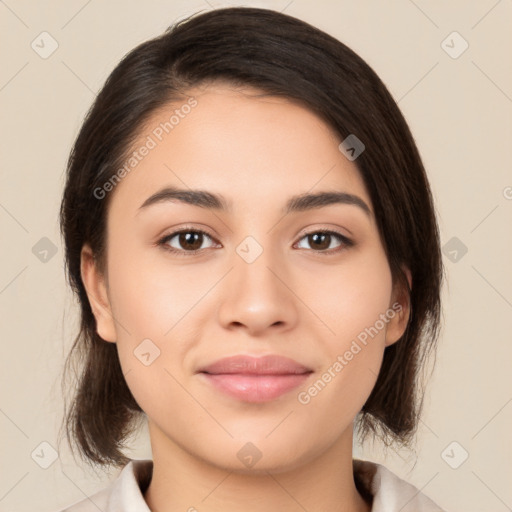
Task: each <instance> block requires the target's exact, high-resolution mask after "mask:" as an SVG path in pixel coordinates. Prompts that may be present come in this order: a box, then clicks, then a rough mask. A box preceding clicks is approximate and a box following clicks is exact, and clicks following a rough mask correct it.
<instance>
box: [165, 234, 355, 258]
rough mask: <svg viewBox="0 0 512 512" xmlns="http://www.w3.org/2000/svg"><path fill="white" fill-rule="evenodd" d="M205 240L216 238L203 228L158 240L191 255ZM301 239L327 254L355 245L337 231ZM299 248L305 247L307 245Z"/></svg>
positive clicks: (201, 246) (171, 249) (315, 250)
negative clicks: (335, 243)
mask: <svg viewBox="0 0 512 512" xmlns="http://www.w3.org/2000/svg"><path fill="white" fill-rule="evenodd" d="M205 240H210V241H213V240H214V238H213V237H212V236H211V235H209V234H208V233H206V232H205V231H202V230H197V229H191V228H183V229H180V230H179V231H174V232H172V233H170V234H168V235H166V236H164V237H163V238H162V239H161V240H159V241H158V245H160V246H162V247H163V248H164V249H165V250H166V251H169V252H172V253H174V254H177V255H179V256H189V255H193V254H196V253H198V252H200V251H201V250H202V249H205V247H203V243H204V241H205ZM300 240H301V241H302V240H306V241H307V243H308V244H309V245H310V248H312V249H313V252H318V253H325V254H332V253H337V252H339V251H342V250H344V249H345V248H347V247H351V246H353V245H354V242H353V241H352V240H350V239H349V238H347V237H346V236H344V235H342V234H341V233H338V232H337V231H326V230H321V231H312V232H311V233H307V234H306V235H305V236H303V237H302V238H301V239H300ZM333 241H337V242H338V244H337V245H335V246H334V247H332V242H333ZM299 245H300V242H299ZM214 246H215V244H213V245H210V246H209V247H206V248H212V247H214ZM299 248H301V249H303V248H307V247H299Z"/></svg>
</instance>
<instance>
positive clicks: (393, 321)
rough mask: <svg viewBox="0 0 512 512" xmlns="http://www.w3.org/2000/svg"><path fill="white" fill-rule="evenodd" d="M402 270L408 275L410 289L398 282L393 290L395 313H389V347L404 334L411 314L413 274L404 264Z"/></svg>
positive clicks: (387, 332) (392, 307)
mask: <svg viewBox="0 0 512 512" xmlns="http://www.w3.org/2000/svg"><path fill="white" fill-rule="evenodd" d="M402 270H403V271H404V273H405V275H406V277H407V282H408V283H409V289H406V288H405V286H404V285H401V286H400V285H399V283H397V286H396V288H397V289H396V290H393V300H392V301H391V305H390V309H391V311H394V314H393V313H391V312H390V314H389V315H388V317H390V320H389V323H388V325H387V328H386V346H387V347H388V346H389V345H393V343H396V342H397V341H398V340H399V339H400V338H401V337H402V336H403V335H404V333H405V331H406V329H407V325H408V324H409V319H410V316H411V296H410V290H411V289H412V275H411V271H410V270H409V269H408V268H407V267H405V266H402Z"/></svg>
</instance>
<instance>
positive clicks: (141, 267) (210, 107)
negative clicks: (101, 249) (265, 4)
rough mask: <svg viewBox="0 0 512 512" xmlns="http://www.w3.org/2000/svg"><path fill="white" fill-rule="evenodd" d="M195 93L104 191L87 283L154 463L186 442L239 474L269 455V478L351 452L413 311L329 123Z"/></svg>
mask: <svg viewBox="0 0 512 512" xmlns="http://www.w3.org/2000/svg"><path fill="white" fill-rule="evenodd" d="M189 93H190V95H191V96H193V98H194V99H195V101H194V102H192V101H191V102H189V103H187V101H186V100H184V101H183V102H182V103H179V102H178V103H174V104H173V105H169V106H168V107H167V108H165V109H162V110H161V111H159V112H158V113H157V114H155V115H153V117H152V118H151V119H150V120H149V122H148V123H147V125H146V127H145V128H144V130H143V131H142V132H141V134H140V137H139V140H138V141H137V142H136V143H135V144H134V146H133V148H132V151H137V155H136V156H135V158H137V161H136V162H135V161H132V162H131V163H132V164H134V165H133V168H130V164H128V165H127V168H130V171H129V172H125V173H124V174H125V175H124V177H122V179H121V180H120V181H119V183H118V184H117V185H116V186H115V189H114V190H113V191H112V192H110V193H111V194H113V196H112V197H111V203H110V206H109V211H108V223H107V224H108V225H107V248H108V250H107V269H106V270H107V272H106V278H105V279H104V278H103V276H102V275H101V274H100V273H99V272H98V269H96V268H95V266H94V263H93V260H92V258H91V254H90V250H89V248H88V246H84V249H83V252H82V277H83V280H84V283H85V285H86V288H87V292H88V295H89V299H90V302H91V305H92V308H93V311H94V314H95V317H96V320H97V330H98V334H99V335H100V336H101V337H102V338H103V339H104V340H105V342H115V343H116V344H117V348H118V353H119V358H120V362H121V366H122V369H123V372H124V374H125V378H126V382H127V384H128V386H129V388H130V390H131V391H132V393H133V395H134V397H135V399H136V400H137V402H138V403H139V405H140V406H141V408H142V409H143V411H144V412H145V413H146V415H147V418H148V421H149V428H150V433H151V438H152V439H151V440H152V446H153V455H154V457H156V451H160V450H165V449H166V447H167V448H169V449H171V448H172V447H179V448H180V449H181V450H184V451H185V452H187V453H188V454H192V455H193V456H195V457H198V458H200V459H202V460H205V461H208V462H210V463H212V464H214V465H216V466H219V467H223V468H229V469H232V470H236V471H243V470H245V469H247V468H248V467H249V466H248V465H247V464H246V468H244V466H243V464H242V462H243V459H244V456H245V455H247V454H248V455H257V454H258V453H260V454H261V459H260V461H259V462H258V464H257V466H256V467H257V468H258V469H259V470H274V471H279V470H286V469H289V468H292V467H296V466H298V465H300V464H304V463H306V462H308V461H310V460H312V459H313V458H315V457H318V456H319V455H320V454H322V453H324V452H325V451H326V450H327V449H328V448H329V447H332V446H333V445H335V444H336V443H340V442H342V440H343V439H344V440H345V444H347V443H348V441H347V440H350V442H351V439H352V438H351V434H352V428H353V420H354V418H355V416H356V415H357V413H358V412H359V411H360V409H361V408H362V406H363V404H364V403H365V401H366V399H367V398H368V396H369V394H370V392H371V390H372V388H373V386H374V384H375V381H376V378H377V375H378V372H379V368H380V365H381V361H382V357H383V352H384V350H385V347H386V346H387V345H390V344H392V343H394V342H396V341H397V340H398V338H399V337H400V336H401V335H402V334H403V332H404V329H405V326H406V321H407V314H406V313H407V311H408V309H407V307H408V304H407V303H406V302H405V301H406V297H404V295H403V294H400V293H398V292H399V290H397V289H395V288H394V287H393V283H392V278H391V273H390V269H389V265H388V261H387V258H386V255H385V252H384V248H383V245H382V243H381V239H380V237H379V232H378V230H377V226H376V222H375V218H374V212H373V206H372V203H371V201H370V197H369V195H368V193H367V190H366V188H365V185H364V182H363V180H362V178H361V176H360V174H359V171H358V169H357V167H356V164H355V162H351V161H349V160H348V159H347V158H346V157H345V156H344V155H343V154H342V153H341V152H340V150H339V149H338V146H339V144H340V142H341V139H339V138H338V137H337V136H336V135H335V134H334V133H333V132H332V131H331V130H330V129H329V127H328V126H327V125H326V124H325V123H324V122H323V121H322V120H321V119H320V118H318V117H317V116H316V115H315V114H314V113H312V112H311V111H309V110H307V109H305V108H304V107H302V106H299V105H297V104H294V103H292V102H290V101H288V100H285V99H280V98H276V97H259V98H258V97H256V94H257V93H258V91H255V90H254V89H249V88H247V89H244V90H243V91H242V90H235V89H232V88H230V87H228V86H221V85H216V86H213V85H210V86H209V87H204V88H202V89H194V90H191V91H189ZM186 104H188V105H189V106H190V108H189V107H185V106H184V105H186ZM174 111H178V112H177V113H175V112H174ZM173 113H175V117H174V118H173V119H172V120H171V121H170V123H172V125H171V124H169V120H170V118H171V116H172V115H173ZM166 122H167V123H168V124H167V125H166V124H165V123H166ZM143 146H145V147H146V148H149V149H147V150H143V149H140V148H141V147H143ZM122 174H123V173H121V175H122ZM163 189H168V190H167V192H169V189H174V190H175V191H176V190H177V189H179V190H182V191H184V192H185V193H186V194H189V195H188V196H186V195H185V193H183V194H181V195H176V194H174V195H172V194H169V193H167V195H166V194H165V193H161V194H159V195H155V194H158V193H159V192H161V191H162V190H163ZM197 190H201V191H203V192H207V193H208V194H212V195H214V196H215V197H211V196H208V195H207V194H203V195H202V196H199V200H201V201H200V202H199V203H198V196H197V195H196V196H194V195H192V194H191V191H197ZM311 194H313V195H318V197H317V198H316V200H315V198H309V201H308V199H307V198H306V196H307V195H311ZM321 194H329V195H324V196H322V195H321ZM336 194H338V195H337V196H336ZM295 196H302V197H301V199H302V202H301V201H297V200H296V201H294V202H293V203H289V202H290V201H291V198H292V197H295ZM322 197H323V200H322ZM347 198H348V199H347ZM99 200H100V199H99ZM194 202H195V204H194ZM287 207H289V208H287ZM398 303H400V304H398ZM231 356H241V357H242V358H241V359H240V360H227V361H224V362H220V363H217V362H218V361H219V360H221V359H224V358H229V357H231ZM263 356H270V357H268V358H264V359H259V358H262V357H263ZM251 358H256V359H251ZM282 358H286V359H282ZM305 432H307V433H308V435H307V436H305V435H304V433H305ZM247 443H252V445H254V447H253V446H251V445H247ZM241 449H242V452H240V450H241ZM244 450H245V451H244ZM241 461H242V462H241Z"/></svg>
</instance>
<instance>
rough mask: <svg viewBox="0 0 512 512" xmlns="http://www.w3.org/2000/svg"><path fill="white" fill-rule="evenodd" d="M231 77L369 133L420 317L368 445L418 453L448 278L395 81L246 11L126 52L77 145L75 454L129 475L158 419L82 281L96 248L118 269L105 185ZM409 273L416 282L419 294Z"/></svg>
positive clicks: (388, 220) (401, 280)
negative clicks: (150, 415) (162, 123)
mask: <svg viewBox="0 0 512 512" xmlns="http://www.w3.org/2000/svg"><path fill="white" fill-rule="evenodd" d="M217 82H218V83H220V82H224V83H228V84H230V85H232V86H233V87H238V86H242V87H243V86H249V87H250V86H252V87H253V88H256V89H258V90H260V91H262V92H263V93H264V95H270V96H278V97H282V98H286V99H289V100H292V101H295V102H298V103H299V104H300V105H302V106H304V107H305V108H307V109H309V110H310V111H312V112H314V113H315V114H316V115H318V116H319V117H320V118H321V119H322V120H323V121H324V122H325V123H326V124H327V125H328V126H329V127H330V128H332V129H333V130H334V132H335V133H336V134H337V135H339V137H340V138H341V139H342V140H344V139H345V138H346V137H347V136H348V135H350V134H355V135H356V136H357V138H359V139H360V140H361V141H363V143H364V144H365V150H364V152H363V153H362V154H360V156H359V157H358V158H357V160H355V161H354V163H355V164H356V166H357V168H358V170H359V172H360V174H361V176H362V178H363V180H364V183H365V185H366V187H367V190H368V192H369V195H370V197H371V200H372V204H373V207H374V211H375V216H376V222H377V227H378V230H379V235H380V237H381V240H382V243H383V246H384V249H385V252H386V256H387V259H388V263H389V267H390V271H391V275H392V277H393V283H394V284H395V283H398V284H400V285H402V286H404V287H405V290H406V293H408V294H409V295H408V296H409V299H410V305H411V310H410V315H409V321H408V325H407V328H406V330H405V333H404V334H403V336H402V337H401V338H400V340H398V342H396V343H394V344H392V345H390V346H388V347H386V349H385V351H384V356H383V361H382V367H381V370H380V373H379V375H378V377H377V380H376V384H375V386H374V389H373V391H372V392H371V394H370V396H369V397H368V399H367V401H366V403H365V404H364V406H363V408H362V410H361V411H360V413H359V414H358V417H357V418H356V426H357V430H358V433H359V435H360V439H361V441H363V440H364V439H365V438H366V436H367V435H368V434H370V433H371V434H373V437H374V438H375V437H379V438H380V439H382V440H383V441H384V442H385V444H386V445H390V444H392V443H398V444H400V445H402V446H407V445H409V444H410V441H411V440H412V439H413V437H414V434H415V431H416V428H417V425H418V421H419V414H420V410H421V407H422V403H423V396H424V386H423V384H422V382H423V381H422V379H421V376H422V369H423V368H424V363H425V361H426V357H427V355H428V354H430V353H431V352H432V349H433V348H434V346H435V345H436V343H437V338H438V334H439V324H440V313H441V301H440V291H441V284H442V278H443V267H442V259H441V251H440V242H439V230H438V226H437V222H436V215H435V208H434V203H433V198H432V194H431V191H430V187H429V183H428V180H427V176H426V173H425V169H424V166H423V164H422V161H421V158H420V155H419V151H418V149H417V147H416V145H415V142H414V139H413V137H412V135H411V133H410V130H409V128H408V125H407V123H406V121H405V119H404V117H403V115H402V114H401V112H400V110H399V108H398V106H397V104H396V102H395V101H394V99H393V98H392V96H391V95H390V93H389V92H388V90H387V89H386V87H385V85H384V84H383V82H382V81H381V80H380V78H379V77H378V76H377V74H376V73H375V72H374V71H373V70H372V69H371V67H370V66H369V65H368V64H366V62H365V61H364V60H363V59H362V58H361V57H359V56H358V55H357V54H356V53H355V52H354V51H352V50H351V49H350V48H348V47H347V46H345V45H344V44H343V43H341V42H340V41H338V40H337V39H335V38H333V37H332V36H330V35H328V34H327V33H325V32H323V31H321V30H319V29H317V28H315V27H313V26H311V25H309V24H308V23H306V22H304V21H301V20H299V19H296V18H294V17H292V16H289V15H285V14H282V13H280V12H277V11H272V10H267V9H260V8H249V7H236V8H223V9H216V10H212V11H208V12H203V13H195V14H193V15H192V16H189V17H188V18H186V19H183V20H181V21H179V22H176V23H175V24H174V25H172V26H171V27H169V28H168V29H167V30H166V31H165V32H164V33H163V34H162V35H160V36H158V37H156V38H154V39H151V40H149V41H146V42H144V43H142V44H140V45H138V46H137V47H136V48H134V49H133V50H132V51H130V52H129V53H128V54H126V55H125V56H124V57H123V58H122V60H121V61H120V63H119V64H118V65H117V66H116V67H115V69H114V70H113V71H112V73H111V74H110V76H109V77H108V78H107V80H106V82H105V84H104V86H103V88H102V89H101V91H100V92H99V94H98V95H97V97H96V99H95V101H94V103H93V105H92V106H91V108H90V110H89V111H88V113H87V115H86V117H85V120H84V122H83V125H82V127H81V129H80V132H79V134H78V136H77V138H76V141H75V143H74V146H73V148H72V150H71V153H70V156H69V160H68V162H67V170H66V183H65V188H64V191H63V196H62V203H61V209H60V227H61V234H62V236H63V239H64V246H65V271H66V275H67V279H68V282H69V284H70V286H71V288H72V289H73V291H74V293H75V294H76V296H77V298H78V302H79V305H80V312H81V315H80V328H79V332H78V334H77V335H76V338H75V339H74V343H73V345H72V347H71V350H70V352H69V355H68V357H67V359H66V363H65V367H64V368H65V374H66V373H67V372H68V371H69V369H70V368H71V366H72V364H73V363H75V364H76V365H77V367H78V369H79V370H78V371H76V370H75V376H74V378H75V379H76V382H75V386H73V389H74V396H73V397H72V399H71V401H70V403H69V406H65V413H64V420H63V423H62V426H61V428H62V429H64V430H65V433H66V437H67V439H68V443H69V444H70V447H71V449H72V451H73V444H72V443H74V444H75V445H76V447H77V448H78V450H79V453H80V455H81V457H82V458H83V459H84V460H85V461H87V462H89V463H90V464H98V465H104V466H106V465H114V466H122V465H124V464H126V463H127V462H129V460H130V459H129V458H128V457H127V456H126V455H125V454H123V449H124V448H126V440H127V438H128V436H129V435H130V434H131V433H133V431H134V428H135V425H136V422H137V421H138V420H140V419H141V418H143V417H144V412H143V411H142V409H141V408H140V406H139V405H138V404H137V402H136V401H135V399H134V397H133V396H132V394H131V392H130V390H129V388H128V386H127V384H126V381H125V379H124V376H123V372H122V369H121V366H120V362H119V358H118V354H117V347H116V344H115V343H108V342H105V341H104V340H103V339H102V338H101V337H100V336H99V335H98V334H97V332H96V322H95V317H94V315H93V313H92V310H91V306H90V304H89V301H88V297H87V294H86V290H85V287H84V284H83V282H82V279H81V272H80V253H81V249H82V247H83V245H84V244H86V243H88V244H89V245H90V247H91V249H92V251H93V253H94V257H95V261H96V263H97V265H98V268H99V270H100V271H101V272H106V247H105V240H106V233H105V230H106V229H105V228H106V220H107V219H106V218H107V214H108V205H109V201H110V199H111V196H112V193H110V194H108V195H107V197H105V199H103V200H101V199H98V198H97V197H96V196H95V194H94V190H95V189H97V188H98V187H101V186H102V185H104V184H105V183H106V182H107V181H109V179H112V176H113V175H114V174H115V171H116V170H118V169H119V168H122V167H123V162H124V161H125V160H126V158H127V155H128V154H129V151H130V146H131V145H132V144H133V143H134V141H135V140H136V138H137V136H138V135H139V134H140V130H141V129H142V128H143V127H144V125H145V123H147V122H148V120H149V118H150V117H151V116H152V114H154V113H155V112H157V111H158V109H160V108H162V107H165V106H166V105H168V104H169V103H171V102H176V101H179V100H182V99H184V98H186V97H187V92H188V91H190V90H191V88H193V87H196V86H201V85H208V84H212V83H217ZM404 265H405V266H406V267H408V268H409V269H410V271H411V274H412V287H411V288H409V286H408V283H407V280H406V277H405V275H404V272H403V269H402V266H404ZM63 383H64V380H63ZM64 386H66V388H67V385H66V384H63V387H64ZM67 389H72V388H71V387H69V388H67ZM61 431H62V430H61Z"/></svg>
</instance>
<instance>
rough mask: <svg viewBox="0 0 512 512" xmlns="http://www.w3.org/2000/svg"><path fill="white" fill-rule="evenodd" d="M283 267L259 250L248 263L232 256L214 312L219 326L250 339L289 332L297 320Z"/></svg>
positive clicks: (294, 305)
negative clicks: (216, 308)
mask: <svg viewBox="0 0 512 512" xmlns="http://www.w3.org/2000/svg"><path fill="white" fill-rule="evenodd" d="M249 261H250V260H249ZM283 267H284V265H283V264H278V262H277V258H276V257H274V256H273V255H272V254H271V251H270V250H263V252H262V253H261V254H260V255H259V256H258V257H257V258H256V259H255V260H254V261H252V262H250V263H249V262H248V261H247V260H245V259H244V258H242V257H240V256H239V254H237V253H235V254H234V255H233V268H232V270H231V272H229V274H228V276H226V277H227V279H225V280H224V283H223V290H222V297H221V305H220V307H219V309H218V315H219V322H220V323H221V325H222V326H223V327H224V328H225V329H229V330H233V329H239V330H243V331H246V332H247V334H250V335H252V336H262V335H265V334H269V332H272V333H275V332H277V331H284V330H288V329H291V328H293V327H294V326H295V324H296V322H297V319H298V311H297V299H296V296H295V295H294V293H293V283H290V282H289V281H290V273H289V272H287V271H286V270H285V269H283ZM280 269H281V270H280Z"/></svg>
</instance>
